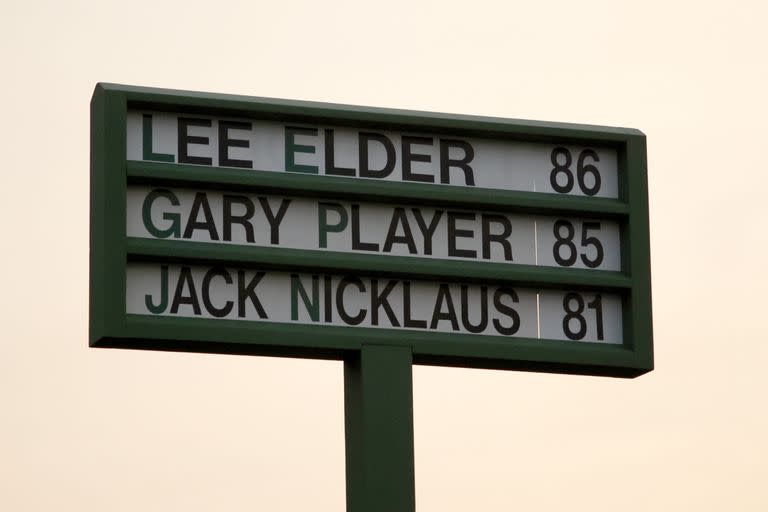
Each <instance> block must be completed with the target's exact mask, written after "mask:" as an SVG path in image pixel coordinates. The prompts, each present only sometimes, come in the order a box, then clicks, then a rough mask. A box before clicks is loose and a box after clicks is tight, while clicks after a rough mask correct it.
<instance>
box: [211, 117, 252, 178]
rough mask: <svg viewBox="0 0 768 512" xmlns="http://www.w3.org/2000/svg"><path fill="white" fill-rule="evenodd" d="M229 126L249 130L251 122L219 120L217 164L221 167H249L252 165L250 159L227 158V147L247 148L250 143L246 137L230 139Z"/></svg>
mask: <svg viewBox="0 0 768 512" xmlns="http://www.w3.org/2000/svg"><path fill="white" fill-rule="evenodd" d="M230 128H234V129H236V130H250V129H251V123H243V122H240V121H219V165H221V166H223V167H245V168H246V169H250V168H251V167H253V162H252V161H251V160H238V159H236V158H229V148H247V147H249V145H250V141H249V140H247V139H230V138H229V130H230Z"/></svg>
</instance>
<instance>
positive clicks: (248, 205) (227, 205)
mask: <svg viewBox="0 0 768 512" xmlns="http://www.w3.org/2000/svg"><path fill="white" fill-rule="evenodd" d="M235 203H236V204H239V205H242V206H244V207H245V213H244V214H243V215H232V205H233V204H235ZM223 209H224V212H223V216H224V220H223V224H224V241H225V242H231V241H232V224H240V225H241V226H243V229H244V230H245V240H246V241H247V242H248V243H249V244H252V243H254V242H255V239H254V237H253V226H252V225H251V223H250V222H248V221H249V220H250V219H251V217H253V213H254V211H255V210H256V207H255V206H253V201H251V200H250V199H249V198H247V197H246V196H230V195H228V194H224V208H223ZM187 228H189V226H187Z"/></svg>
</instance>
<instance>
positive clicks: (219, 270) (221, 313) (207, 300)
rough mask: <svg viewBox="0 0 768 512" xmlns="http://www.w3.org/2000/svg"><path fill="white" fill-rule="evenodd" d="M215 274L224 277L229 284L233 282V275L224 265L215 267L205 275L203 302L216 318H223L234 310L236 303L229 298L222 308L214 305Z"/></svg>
mask: <svg viewBox="0 0 768 512" xmlns="http://www.w3.org/2000/svg"><path fill="white" fill-rule="evenodd" d="M215 276H221V277H223V278H224V282H225V283H227V284H232V276H230V275H229V272H227V271H226V270H224V268H223V267H214V268H212V269H211V270H209V271H208V272H206V273H205V277H203V304H205V309H206V310H208V313H210V314H211V315H213V316H215V317H216V318H221V317H225V316H227V315H228V314H229V312H230V311H232V306H233V305H234V304H233V303H232V301H231V300H228V301H227V302H225V303H224V307H223V308H221V309H219V308H217V307H216V306H214V305H213V303H212V302H211V279H213V278H214V277H215Z"/></svg>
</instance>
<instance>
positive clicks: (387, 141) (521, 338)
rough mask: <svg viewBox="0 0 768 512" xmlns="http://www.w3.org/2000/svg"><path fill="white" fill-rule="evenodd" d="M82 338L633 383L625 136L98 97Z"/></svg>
mask: <svg viewBox="0 0 768 512" xmlns="http://www.w3.org/2000/svg"><path fill="white" fill-rule="evenodd" d="M91 182H92V193H91V218H92V227H91V323H90V327H91V330H90V340H91V344H92V345H94V346H105V347H127V348H148V349H161V350H162V349H169V350H192V351H204V352H223V353H250V354H268V355H285V356H300V357H321V358H329V357H330V358H339V359H343V358H344V357H346V355H348V354H349V353H350V352H354V351H358V350H360V347H361V346H363V345H364V344H366V343H386V344H392V345H398V346H407V347H409V348H410V349H411V351H412V354H413V360H414V362H415V363H423V364H438V365H453V366H470V367H484V368H505V369H521V370H536V371H552V372H565V373H586V374H598V375H613V376H635V375H638V374H641V373H644V372H646V371H648V370H650V369H651V368H652V348H651V306H650V304H651V300H650V270H649V251H648V211H647V185H646V169H645V137H644V136H643V135H642V134H641V133H640V132H638V131H636V130H629V129H617V128H602V127H593V126H581V125H566V124H556V123H542V122H525V121H513V120H505V119H495V118H478V117H469V116H455V115H445V114H432V113H422V112H409V111H394V110H384V109H374V108H360V107H350V106H341V105H326V104H317V103H306V102H295V101H285V100H272V99H258V98H247V97H239V96H225V95H218V94H202V93H187V92H175V91H166V90H156V89H147V88H139V87H127V86H118V85H106V84H104V85H102V84H100V85H98V86H97V88H96V91H95V93H94V96H93V101H92V164H91Z"/></svg>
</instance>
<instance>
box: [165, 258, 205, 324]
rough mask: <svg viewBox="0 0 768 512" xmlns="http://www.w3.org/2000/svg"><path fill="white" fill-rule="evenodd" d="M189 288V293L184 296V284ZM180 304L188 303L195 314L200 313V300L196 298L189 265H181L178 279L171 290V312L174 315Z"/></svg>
mask: <svg viewBox="0 0 768 512" xmlns="http://www.w3.org/2000/svg"><path fill="white" fill-rule="evenodd" d="M185 283H186V285H187V287H188V288H189V295H188V296H186V297H185V296H184V295H182V293H183V292H184V284H185ZM181 304H189V305H190V306H192V311H194V312H195V314H196V315H199V314H200V301H199V300H198V299H197V291H196V290H195V282H194V281H193V280H192V271H191V270H190V269H189V267H181V270H180V271H179V281H178V282H177V283H176V291H175V292H173V303H172V304H171V313H173V314H174V315H175V314H176V313H178V312H179V306H180V305H181Z"/></svg>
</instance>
